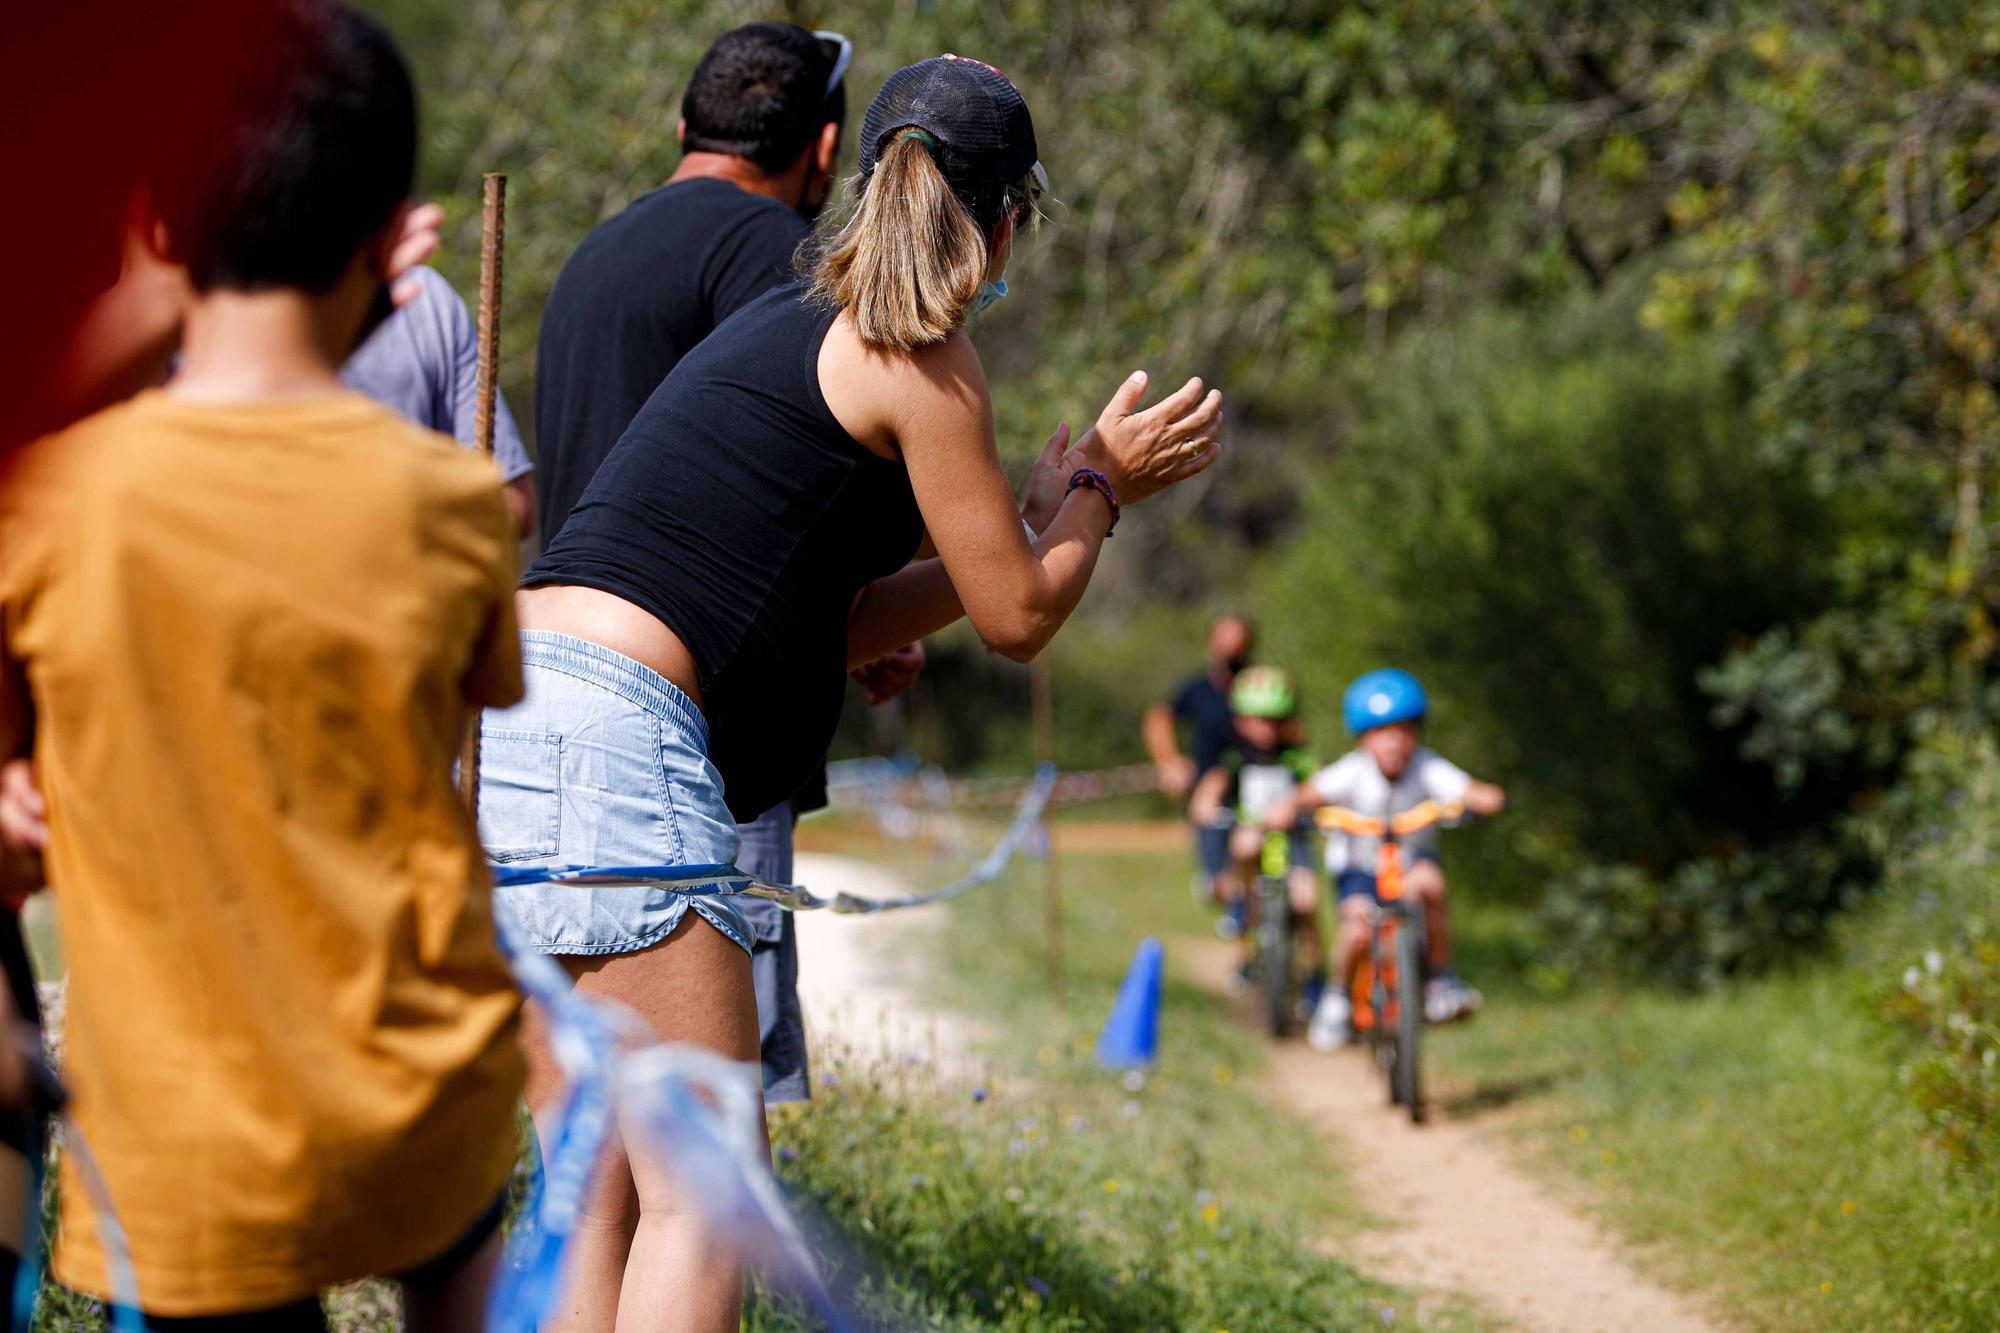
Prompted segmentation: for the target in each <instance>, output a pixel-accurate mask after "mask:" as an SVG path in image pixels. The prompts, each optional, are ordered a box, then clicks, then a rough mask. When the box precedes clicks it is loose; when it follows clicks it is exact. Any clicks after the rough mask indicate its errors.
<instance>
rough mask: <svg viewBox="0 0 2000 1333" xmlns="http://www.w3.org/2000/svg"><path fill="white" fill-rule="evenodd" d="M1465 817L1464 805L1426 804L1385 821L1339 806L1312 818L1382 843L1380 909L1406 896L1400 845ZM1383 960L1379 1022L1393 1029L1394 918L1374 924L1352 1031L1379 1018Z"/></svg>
mask: <svg viewBox="0 0 2000 1333" xmlns="http://www.w3.org/2000/svg"><path fill="white" fill-rule="evenodd" d="M1463 811H1464V807H1462V806H1460V805H1456V804H1453V805H1445V804H1441V803H1440V802H1437V801H1424V802H1423V803H1421V804H1419V805H1415V806H1412V807H1411V808H1410V809H1408V810H1405V811H1404V812H1403V813H1401V814H1399V815H1393V816H1391V817H1390V818H1388V819H1381V818H1377V817H1374V816H1370V815H1364V814H1361V813H1359V812H1358V811H1354V810H1349V809H1346V808H1344V807H1342V806H1337V805H1323V806H1321V807H1320V808H1319V810H1318V811H1317V812H1316V813H1315V815H1314V820H1315V822H1316V823H1318V825H1319V826H1320V827H1321V828H1323V829H1330V830H1334V831H1336V832H1340V833H1347V834H1352V835H1353V836H1355V837H1359V838H1380V839H1381V840H1382V841H1381V844H1380V846H1378V847H1377V848H1376V851H1375V900H1376V902H1377V903H1393V902H1396V901H1398V900H1399V899H1401V898H1402V896H1403V847H1402V841H1401V840H1402V839H1404V838H1407V837H1409V836H1410V835H1411V834H1413V833H1415V832H1417V831H1418V830H1420V829H1426V828H1429V827H1430V826H1431V825H1433V824H1440V823H1445V822H1448V821H1450V820H1454V819H1457V818H1458V817H1459V815H1460V814H1462V813H1463ZM1376 957H1380V958H1381V960H1382V982H1383V986H1382V993H1383V996H1384V1004H1383V1006H1382V1007H1383V1009H1384V1010H1385V1011H1386V1012H1384V1013H1383V1014H1382V1015H1381V1016H1380V1017H1381V1019H1382V1021H1383V1022H1384V1023H1385V1024H1388V1025H1390V1026H1394V1024H1395V1022H1396V1019H1397V1013H1396V993H1397V991H1396V986H1397V977H1396V914H1395V913H1394V912H1378V913H1377V914H1376V918H1375V947H1374V948H1372V949H1370V950H1369V951H1368V952H1367V953H1364V954H1362V955H1361V965H1360V966H1359V967H1357V968H1355V969H1354V985H1353V987H1352V989H1351V991H1350V993H1349V1000H1350V1002H1351V1003H1352V1004H1353V1006H1354V1018H1353V1022H1354V1030H1355V1031H1357V1032H1368V1031H1372V1030H1373V1029H1374V1027H1375V1021H1376V1017H1377V1015H1376V1013H1375V1005H1374V1001H1373V998H1372V997H1373V995H1374V989H1375V986H1374V983H1375V961H1374V960H1375V958H1376Z"/></svg>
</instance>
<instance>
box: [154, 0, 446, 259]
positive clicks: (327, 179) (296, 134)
mask: <svg viewBox="0 0 2000 1333" xmlns="http://www.w3.org/2000/svg"><path fill="white" fill-rule="evenodd" d="M259 23H260V24H261V25H262V27H263V29H264V31H263V32H261V33H260V34H259V36H260V38H261V40H256V41H246V42H245V43H244V44H243V45H244V49H245V62H244V65H243V66H242V67H241V69H240V70H239V71H238V74H239V75H240V79H239V89H238V90H237V92H236V95H233V96H231V97H229V98H227V99H226V100H227V101H228V103H229V108H228V110H227V112H226V114H225V115H224V118H223V119H222V120H221V122H220V123H218V124H216V125H215V126H213V127H212V131H213V132H212V134H211V136H210V137H209V138H208V139H207V140H206V143H207V151H206V153H205V155H204V156H205V160H204V161H202V162H201V163H200V164H199V165H198V166H196V165H190V164H186V163H183V169H182V170H180V171H178V172H176V173H175V174H174V176H173V177H172V178H170V179H163V180H160V181H158V182H156V184H155V187H154V191H153V197H154V205H155V207H156V208H157V209H158V211H159V214H160V217H161V219H162V221H164V222H165V223H166V226H167V232H168V239H169V243H170V244H171V246H172V248H173V250H174V252H175V253H174V256H173V257H174V258H175V259H177V260H178V261H179V262H181V263H182V264H184V265H185V266H186V267H187V270H188V275H189V277H190V279H191V280H192V281H193V283H194V285H195V288H196V290H198V291H208V290H212V289H214V288H218V287H222V288H229V289H233V290H238V291H250V292H255V291H265V290H269V289H271V288H274V287H297V288H302V289H304V290H306V291H316V292H317V291H325V290H327V289H328V288H330V287H332V286H333V285H334V284H335V283H336V282H338V281H339V279H340V276H341V274H342V273H344V272H346V271H347V267H348V265H349V264H350V263H352V262H353V260H354V255H355V252H356V251H357V250H359V249H360V248H361V246H362V244H363V243H364V242H366V241H367V240H368V238H369V237H370V236H373V235H374V234H375V233H376V232H378V231H380V230H381V229H382V227H383V226H384V224H386V223H387V222H388V221H389V219H390V218H391V217H393V216H394V214H395V212H396V209H397V208H398V207H399V206H400V205H401V204H402V203H403V202H404V201H405V200H407V199H408V198H409V194H410V187H411V184H412V182H413V180H414V178H415V175H416V165H417V98H416V90H415V88H414V87H413V86H412V84H411V82H410V71H409V69H408V67H407V66H405V65H404V63H403V58H402V56H401V55H400V54H399V53H398V52H397V50H396V44H395V42H394V40H393V39H391V38H390V36H389V33H388V31H387V30H386V29H385V28H383V26H382V25H381V24H380V23H378V22H376V21H375V20H374V19H372V18H369V17H368V16H367V15H364V14H361V13H359V12H357V11H355V10H353V9H350V8H348V7H347V6H346V5H345V4H342V3H339V0H281V2H280V3H277V4H274V5H272V6H270V8H269V9H268V10H267V11H266V12H265V13H264V14H263V15H262V16H261V17H260V20H259Z"/></svg>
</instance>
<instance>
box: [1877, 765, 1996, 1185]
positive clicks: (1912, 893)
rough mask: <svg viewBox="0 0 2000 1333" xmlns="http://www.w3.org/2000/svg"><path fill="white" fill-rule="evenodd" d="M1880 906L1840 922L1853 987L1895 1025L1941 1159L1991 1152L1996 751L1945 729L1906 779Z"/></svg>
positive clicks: (1973, 1163)
mask: <svg viewBox="0 0 2000 1333" xmlns="http://www.w3.org/2000/svg"><path fill="white" fill-rule="evenodd" d="M1903 797H1904V799H1903V807H1904V808H1903V811H1902V813H1901V815H1900V822H1901V824H1902V827H1903V828H1904V829H1905V832H1904V834H1903V836H1902V837H1901V839H1900V840H1899V842H1898V844H1897V846H1896V848H1895V850H1894V853H1893V855H1892V856H1891V858H1890V870H1889V874H1888V878H1887V881H1886V883H1885V886H1884V889H1883V893H1882V903H1881V907H1880V909H1879V910H1877V911H1875V912H1873V913H1871V914H1870V915H1869V916H1868V917H1867V918H1865V919H1863V920H1862V921H1860V922H1858V923H1857V924H1856V926H1855V928H1854V929H1853V930H1852V931H1851V932H1850V939H1849V950H1850V953H1851V955H1852V956H1853V957H1854V959H1855V961H1856V963H1857V964H1858V965H1859V967H1860V968H1861V970H1862V975H1863V976H1864V977H1865V978H1866V980H1865V982H1864V983H1863V985H1862V996H1863V1000H1864V1002H1865V1003H1866V1004H1867V1005H1868V1007H1869V1008H1871V1009H1872V1010H1874V1011H1875V1012H1877V1013H1879V1014H1880V1015H1881V1016H1882V1017H1883V1018H1884V1019H1885V1020H1886V1021H1887V1023H1888V1025H1889V1026H1890V1028H1891V1030H1892V1031H1893V1032H1894V1033H1895V1035H1896V1037H1897V1039H1898V1043H1899V1047H1900V1055H1901V1063H1900V1066H1899V1068H1898V1071H1897V1073H1898V1081H1899V1082H1900V1084H1901V1085H1902V1087H1903V1088H1904V1090H1905V1091H1906V1092H1907V1094H1908V1095H1909V1097H1910V1099H1911V1101H1912V1102H1914V1103H1915V1105H1916V1107H1917V1109H1918V1110H1919V1111H1921V1112H1922V1114H1923V1117H1924V1123H1925V1125H1926V1128H1927V1132H1926V1138H1927V1139H1928V1140H1929V1141H1930V1142H1931V1143H1932V1144H1933V1145H1934V1146H1936V1147H1937V1148H1938V1149H1939V1150H1940V1151H1941V1152H1942V1153H1943V1154H1944V1155H1945V1156H1946V1157H1947V1158H1949V1159H1950V1160H1952V1161H1953V1162H1955V1163H1958V1164H1960V1165H1962V1166H1965V1167H1968V1168H1971V1167H1979V1166H1991V1165H1992V1164H1994V1163H1996V1162H2000V930H1996V926H1995V921H1994V916H1993V856H1992V848H1993V846H1994V838H1995V835H1996V833H2000V751H1996V748H1995V744H1994V742H1993V741H1992V739H1990V738H1979V739H1975V740H1973V741H1971V742H1969V743H1968V742H1966V741H1964V740H1962V739H1958V738H1953V737H1943V738H1940V740H1939V741H1938V742H1937V743H1935V744H1933V745H1932V746H1931V747H1929V748H1927V749H1926V750H1924V751H1920V752H1919V753H1918V755H1917V757H1916V761H1915V762H1913V764H1912V765H1911V776H1910V779H1909V781H1908V782H1907V783H1906V784H1905V791H1904V793H1903Z"/></svg>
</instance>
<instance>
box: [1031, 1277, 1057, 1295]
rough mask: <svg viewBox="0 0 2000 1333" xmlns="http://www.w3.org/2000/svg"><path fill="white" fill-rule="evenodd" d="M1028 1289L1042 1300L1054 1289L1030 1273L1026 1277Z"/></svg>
mask: <svg viewBox="0 0 2000 1333" xmlns="http://www.w3.org/2000/svg"><path fill="white" fill-rule="evenodd" d="M1028 1290H1029V1291H1032V1292H1034V1293H1035V1295H1037V1296H1040V1297H1041V1298H1042V1299H1043V1300H1047V1299H1048V1298H1049V1296H1050V1295H1051V1294H1052V1293H1053V1292H1054V1290H1055V1289H1054V1288H1053V1287H1051V1286H1049V1284H1048V1283H1046V1282H1044V1281H1042V1280H1041V1279H1040V1278H1038V1277H1035V1276H1033V1275H1032V1274H1031V1275H1030V1276H1029V1278H1028Z"/></svg>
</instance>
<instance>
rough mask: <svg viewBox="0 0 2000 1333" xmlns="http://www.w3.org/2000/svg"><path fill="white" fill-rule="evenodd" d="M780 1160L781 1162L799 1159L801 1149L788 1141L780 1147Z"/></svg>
mask: <svg viewBox="0 0 2000 1333" xmlns="http://www.w3.org/2000/svg"><path fill="white" fill-rule="evenodd" d="M778 1160H779V1161H781V1162H796V1161H798V1160H799V1150H798V1149H797V1148H794V1147H793V1146H792V1145H791V1144H789V1143H787V1144H786V1145H785V1146H784V1147H782V1148H780V1149H778Z"/></svg>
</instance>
